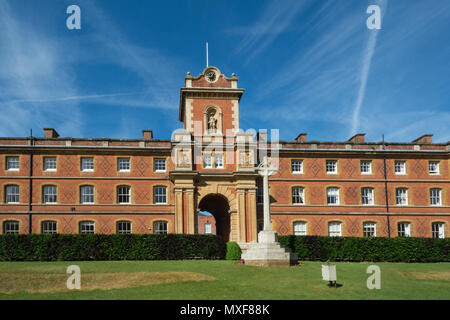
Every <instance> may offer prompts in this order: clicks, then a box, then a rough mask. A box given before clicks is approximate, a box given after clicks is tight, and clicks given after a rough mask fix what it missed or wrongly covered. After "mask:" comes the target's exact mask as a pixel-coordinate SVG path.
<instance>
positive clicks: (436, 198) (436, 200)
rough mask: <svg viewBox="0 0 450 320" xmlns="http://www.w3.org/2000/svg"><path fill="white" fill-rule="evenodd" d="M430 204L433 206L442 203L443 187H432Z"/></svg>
mask: <svg viewBox="0 0 450 320" xmlns="http://www.w3.org/2000/svg"><path fill="white" fill-rule="evenodd" d="M430 205H432V206H441V205H442V197H441V189H439V188H433V189H430Z"/></svg>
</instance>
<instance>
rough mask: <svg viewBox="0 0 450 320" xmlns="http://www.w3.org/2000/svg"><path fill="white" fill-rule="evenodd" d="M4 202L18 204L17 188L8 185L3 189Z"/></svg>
mask: <svg viewBox="0 0 450 320" xmlns="http://www.w3.org/2000/svg"><path fill="white" fill-rule="evenodd" d="M5 189H6V190H5V194H6V196H5V202H6V203H19V186H16V185H10V186H6V188H5Z"/></svg>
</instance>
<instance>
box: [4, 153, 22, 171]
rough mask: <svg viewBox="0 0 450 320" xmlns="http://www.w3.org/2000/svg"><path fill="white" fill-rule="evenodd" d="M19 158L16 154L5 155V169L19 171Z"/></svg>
mask: <svg viewBox="0 0 450 320" xmlns="http://www.w3.org/2000/svg"><path fill="white" fill-rule="evenodd" d="M19 169H20V160H19V157H18V156H8V157H6V170H7V171H19Z"/></svg>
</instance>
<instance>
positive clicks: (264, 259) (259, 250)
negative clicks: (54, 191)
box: [242, 157, 298, 267]
mask: <svg viewBox="0 0 450 320" xmlns="http://www.w3.org/2000/svg"><path fill="white" fill-rule="evenodd" d="M276 171H277V169H276V168H274V167H272V166H271V164H270V161H269V160H268V159H267V157H264V160H263V161H262V163H261V164H260V165H259V166H258V173H259V174H260V175H261V176H262V177H263V192H264V193H263V197H264V202H263V203H264V229H263V230H261V231H260V232H259V233H258V243H253V244H251V245H250V247H249V248H248V249H247V251H246V252H245V253H243V254H242V259H244V261H245V264H248V265H253V266H264V267H268V266H289V265H294V264H296V263H297V260H298V257H297V254H295V253H292V252H290V250H289V249H285V248H283V247H282V246H281V245H280V244H279V243H278V242H277V240H278V239H277V233H276V232H275V231H273V230H272V224H271V222H270V201H269V176H270V175H272V174H273V173H275V172H276Z"/></svg>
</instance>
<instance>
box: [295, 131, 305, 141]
mask: <svg viewBox="0 0 450 320" xmlns="http://www.w3.org/2000/svg"><path fill="white" fill-rule="evenodd" d="M295 141H297V142H306V133H300V134H299V135H298V136H297V138H295Z"/></svg>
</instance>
